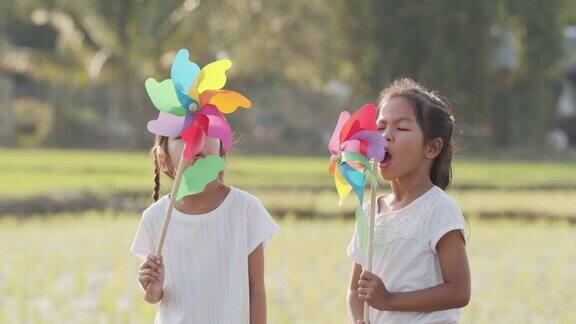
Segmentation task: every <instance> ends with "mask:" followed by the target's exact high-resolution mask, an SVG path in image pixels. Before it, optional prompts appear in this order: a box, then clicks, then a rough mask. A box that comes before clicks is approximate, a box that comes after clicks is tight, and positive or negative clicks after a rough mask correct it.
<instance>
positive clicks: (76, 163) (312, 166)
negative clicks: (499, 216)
mask: <svg viewBox="0 0 576 324" xmlns="http://www.w3.org/2000/svg"><path fill="white" fill-rule="evenodd" d="M327 162H328V158H327V157H326V158H321V157H316V158H313V157H310V158H308V157H262V156H260V157H247V156H240V155H234V154H232V156H231V157H230V158H229V161H228V164H227V169H226V177H227V179H228V181H229V182H231V183H232V184H234V185H236V186H238V187H244V188H260V187H267V188H269V187H276V188H298V189H299V190H300V189H303V188H326V189H332V186H333V180H332V179H331V178H330V176H328V174H327V173H326V169H327ZM0 177H1V178H2V182H3V185H2V186H0V196H2V197H25V196H33V195H37V194H43V193H49V192H55V191H74V190H90V191H95V192H114V191H118V190H140V191H145V190H149V189H150V188H151V186H152V162H151V160H150V157H149V156H148V155H147V154H146V153H122V152H107V151H75V150H8V149H0ZM454 177H455V181H454V184H455V185H456V186H464V185H467V186H496V187H502V188H511V187H526V186H532V187H538V186H575V185H576V165H574V164H553V163H536V162H484V161H467V160H457V161H456V162H455V164H454ZM168 185H169V183H168Z"/></svg>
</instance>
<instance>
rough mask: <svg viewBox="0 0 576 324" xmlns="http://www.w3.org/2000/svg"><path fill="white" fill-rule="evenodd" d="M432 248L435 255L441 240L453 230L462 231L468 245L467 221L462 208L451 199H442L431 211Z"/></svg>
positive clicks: (446, 197)
mask: <svg viewBox="0 0 576 324" xmlns="http://www.w3.org/2000/svg"><path fill="white" fill-rule="evenodd" d="M429 228H430V247H431V248H432V251H434V253H438V252H437V251H436V245H437V244H438V241H440V239H441V238H442V237H443V236H444V235H446V234H448V232H450V231H453V230H460V232H461V233H462V238H463V239H464V242H465V243H466V227H465V220H464V215H463V214H462V211H461V210H460V207H458V204H457V203H456V201H454V200H453V199H452V198H451V197H449V196H445V197H440V198H439V200H438V201H437V202H436V204H435V205H434V206H433V207H432V210H431V211H430V218H429Z"/></svg>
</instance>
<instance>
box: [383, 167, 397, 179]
mask: <svg viewBox="0 0 576 324" xmlns="http://www.w3.org/2000/svg"><path fill="white" fill-rule="evenodd" d="M380 176H381V177H382V179H384V180H386V181H392V180H394V179H396V178H397V177H395V176H394V174H393V173H392V172H390V170H386V171H382V170H380Z"/></svg>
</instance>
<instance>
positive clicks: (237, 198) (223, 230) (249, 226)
mask: <svg viewBox="0 0 576 324" xmlns="http://www.w3.org/2000/svg"><path fill="white" fill-rule="evenodd" d="M169 203H170V198H169V197H168V195H166V196H163V197H162V198H161V199H159V200H158V201H157V202H155V203H154V204H152V205H151V206H150V207H148V209H146V210H145V211H144V212H143V214H142V220H141V221H140V226H139V228H138V232H137V233H136V237H135V238H134V243H133V244H132V247H131V249H130V251H132V252H133V253H134V254H136V255H137V256H139V257H140V258H145V256H146V255H147V254H149V253H152V254H154V253H155V250H156V243H157V242H158V239H159V237H160V232H161V230H162V223H163V222H164V213H165V211H166V208H167V207H168V204H169ZM278 230H279V226H278V224H276V222H275V221H274V220H273V219H272V217H270V215H269V214H268V212H267V211H266V209H265V208H264V206H263V205H262V203H261V202H260V201H259V200H258V198H256V197H254V196H253V195H251V194H249V193H247V192H245V191H242V190H240V189H236V188H231V190H230V192H229V193H228V196H226V198H225V199H224V201H223V202H222V203H221V204H220V206H218V207H217V208H216V209H214V210H213V211H211V212H209V213H206V214H200V215H187V214H184V213H182V212H180V211H178V210H176V208H174V209H173V211H172V217H171V220H170V224H169V226H168V231H167V233H166V240H165V242H164V247H163V250H162V255H163V260H164V269H165V277H164V278H165V279H164V297H163V298H162V301H161V302H160V305H159V307H158V312H157V313H156V319H155V321H154V323H169V324H172V323H194V324H196V323H221V324H224V323H230V324H237V323H249V321H250V301H249V285H248V255H249V254H250V253H251V252H252V251H254V249H255V248H256V247H258V245H260V243H264V245H266V243H267V242H268V240H269V239H270V238H271V237H272V236H273V235H274V234H275V233H276V232H277V231H278Z"/></svg>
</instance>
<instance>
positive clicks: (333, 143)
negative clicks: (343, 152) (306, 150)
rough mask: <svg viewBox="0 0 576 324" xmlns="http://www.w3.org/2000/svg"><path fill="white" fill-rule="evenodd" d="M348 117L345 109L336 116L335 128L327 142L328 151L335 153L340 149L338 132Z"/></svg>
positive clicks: (348, 114)
mask: <svg viewBox="0 0 576 324" xmlns="http://www.w3.org/2000/svg"><path fill="white" fill-rule="evenodd" d="M349 118H350V113H349V112H347V111H343V112H341V113H340V116H338V122H337V123H336V128H335V129H334V133H332V137H331V138H330V142H329V143H328V149H329V150H330V153H332V154H337V153H338V151H339V149H340V140H339V138H340V132H341V131H342V127H343V126H344V124H345V123H346V121H347V120H348V119H349Z"/></svg>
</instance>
